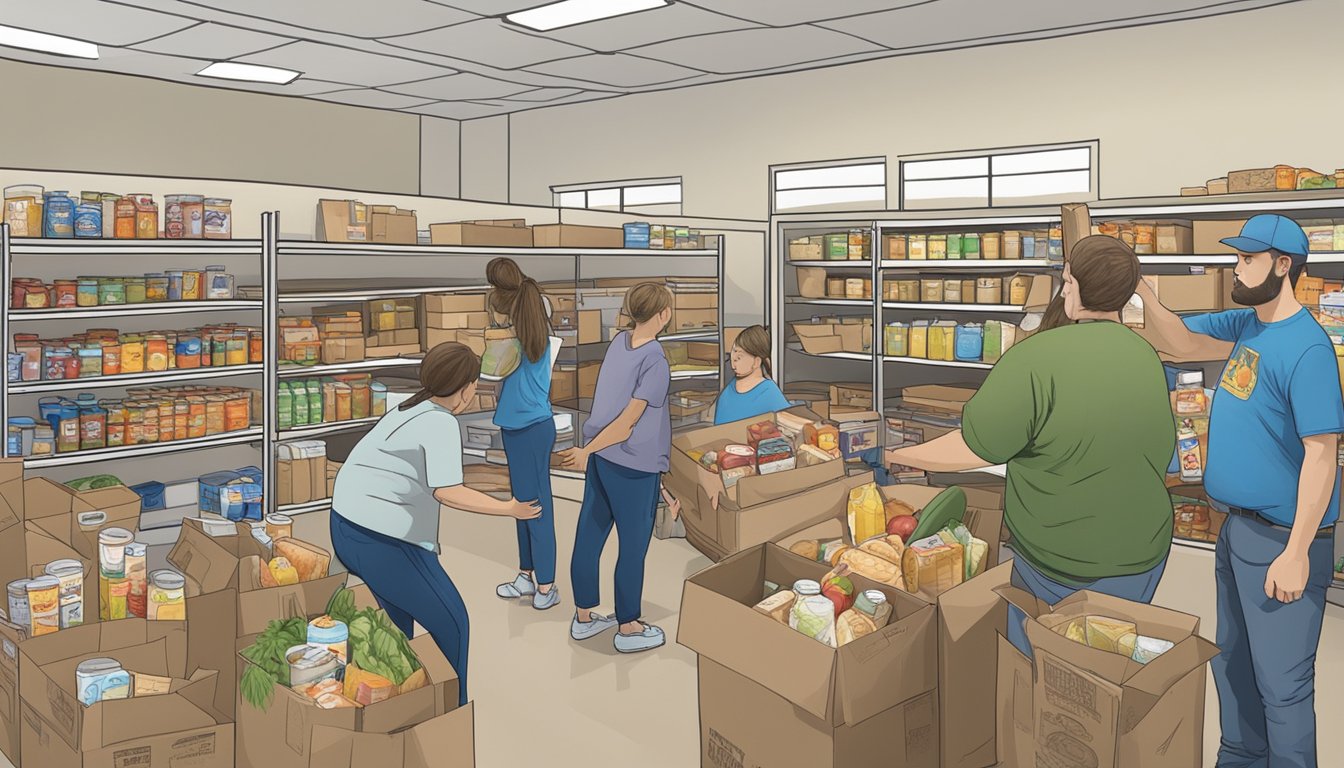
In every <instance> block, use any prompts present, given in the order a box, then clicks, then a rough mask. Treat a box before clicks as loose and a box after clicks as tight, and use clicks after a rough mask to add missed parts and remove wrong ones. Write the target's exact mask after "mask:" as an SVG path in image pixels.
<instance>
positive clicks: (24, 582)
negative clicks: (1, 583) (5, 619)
mask: <svg viewBox="0 0 1344 768" xmlns="http://www.w3.org/2000/svg"><path fill="white" fill-rule="evenodd" d="M29 581H31V579H18V580H16V581H11V582H9V585H8V586H7V587H6V590H5V591H6V592H7V593H8V602H7V603H6V610H7V611H8V614H7V615H8V616H9V623H11V624H16V625H18V626H20V627H29V626H32V617H31V615H30V614H29V612H28V582H29Z"/></svg>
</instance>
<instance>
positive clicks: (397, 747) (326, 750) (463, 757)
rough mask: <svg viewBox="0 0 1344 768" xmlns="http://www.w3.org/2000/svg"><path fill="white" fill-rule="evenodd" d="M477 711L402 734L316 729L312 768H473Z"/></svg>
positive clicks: (455, 714)
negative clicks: (368, 767)
mask: <svg viewBox="0 0 1344 768" xmlns="http://www.w3.org/2000/svg"><path fill="white" fill-rule="evenodd" d="M474 724H475V709H474V707H473V706H472V705H471V704H468V705H467V706H465V707H462V708H460V709H456V710H454V711H452V712H449V713H447V714H445V715H441V716H439V717H436V718H434V719H433V720H429V721H426V722H424V723H421V724H420V725H417V726H415V727H413V728H409V729H407V730H404V731H402V732H400V733H395V734H380V733H356V732H351V731H348V730H345V729H342V728H338V727H334V726H330V725H316V726H314V727H313V729H312V741H311V747H312V757H311V760H310V762H309V764H310V765H312V766H321V768H365V766H376V765H388V766H393V765H395V766H401V767H402V768H473V767H474V766H475V755H476V743H475V733H474V730H475V729H474Z"/></svg>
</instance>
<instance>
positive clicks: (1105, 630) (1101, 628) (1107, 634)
mask: <svg viewBox="0 0 1344 768" xmlns="http://www.w3.org/2000/svg"><path fill="white" fill-rule="evenodd" d="M1083 631H1084V634H1085V636H1086V638H1087V645H1088V646H1089V647H1092V648H1096V649H1097V650H1099V651H1109V652H1111V653H1121V650H1120V639H1121V638H1122V637H1124V636H1125V635H1135V636H1137V635H1138V631H1139V629H1138V627H1137V626H1135V625H1134V622H1131V621H1122V620H1120V619H1112V618H1109V617H1106V616H1088V617H1087V620H1086V622H1085V624H1084V626H1083ZM1131 652H1132V649H1131ZM1122 655H1125V656H1129V655H1130V653H1123V654H1122Z"/></svg>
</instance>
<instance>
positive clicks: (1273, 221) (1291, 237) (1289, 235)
mask: <svg viewBox="0 0 1344 768" xmlns="http://www.w3.org/2000/svg"><path fill="white" fill-rule="evenodd" d="M1219 242H1221V243H1222V244H1223V245H1226V246H1229V247H1231V248H1235V249H1237V251H1239V252H1241V253H1264V252H1265V251H1270V250H1273V251H1278V252H1279V253H1282V254H1284V255H1285V256H1288V257H1290V258H1291V259H1292V260H1293V264H1303V263H1305V262H1306V260H1307V251H1308V250H1309V248H1308V241H1307V233H1306V232H1303V231H1302V227H1301V226H1300V225H1299V224H1298V223H1297V222H1296V221H1293V220H1292V219H1290V218H1288V217H1287V216H1279V215H1278V214H1273V213H1262V214H1260V215H1259V216H1253V217H1251V219H1250V221H1247V222H1246V224H1245V226H1243V227H1242V228H1241V235H1240V236H1239V237H1229V238H1226V239H1224V240H1220V241H1219Z"/></svg>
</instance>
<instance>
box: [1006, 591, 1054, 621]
mask: <svg viewBox="0 0 1344 768" xmlns="http://www.w3.org/2000/svg"><path fill="white" fill-rule="evenodd" d="M994 594H996V595H998V596H999V597H1002V598H1003V599H1004V600H1006V601H1008V604H1009V605H1011V606H1014V607H1016V608H1018V609H1020V610H1021V611H1022V612H1023V613H1025V614H1027V617H1028V618H1031V619H1039V618H1040V617H1042V616H1045V615H1048V614H1049V613H1050V604H1049V603H1047V602H1045V601H1044V600H1038V599H1037V598H1036V596H1035V595H1033V594H1031V593H1030V592H1028V591H1026V590H1025V589H1020V588H1018V587H1013V586H1001V587H995V588H994ZM1028 623H1030V622H1028Z"/></svg>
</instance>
